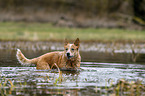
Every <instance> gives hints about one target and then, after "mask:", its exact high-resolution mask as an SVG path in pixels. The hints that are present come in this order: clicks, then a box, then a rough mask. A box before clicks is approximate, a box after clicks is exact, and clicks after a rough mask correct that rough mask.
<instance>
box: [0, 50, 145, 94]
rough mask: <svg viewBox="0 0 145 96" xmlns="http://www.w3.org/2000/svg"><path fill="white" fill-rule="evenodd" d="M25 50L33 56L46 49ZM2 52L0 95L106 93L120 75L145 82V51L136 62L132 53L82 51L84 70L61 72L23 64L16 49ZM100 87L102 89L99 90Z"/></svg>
mask: <svg viewBox="0 0 145 96" xmlns="http://www.w3.org/2000/svg"><path fill="white" fill-rule="evenodd" d="M22 52H23V53H24V54H25V56H26V57H28V58H33V57H36V56H39V55H41V54H44V53H46V52H47V50H45V51H44V50H43V51H31V50H29V51H25V50H22ZM0 53H1V54H2V55H0V84H1V85H0V88H1V91H0V94H1V95H9V94H11V96H15V95H20V96H22V95H27V96H33V95H35V96H39V95H41V96H43V95H54V96H63V95H64V96H95V95H96V94H99V95H100V94H106V91H104V89H105V87H106V86H108V87H109V86H110V85H111V83H113V84H116V83H117V81H118V80H119V79H121V78H124V79H125V80H127V81H130V82H131V81H137V80H142V84H145V59H144V57H145V55H144V54H140V55H139V56H138V57H137V59H136V62H134V60H133V56H132V54H131V53H115V54H112V53H105V52H97V51H81V52H80V54H81V56H82V62H81V69H80V70H78V71H73V72H72V71H62V73H60V74H59V72H58V71H57V70H36V67H35V66H31V67H23V66H21V65H20V64H19V63H18V62H17V60H16V57H15V53H16V51H15V50H0ZM9 80H10V81H11V82H12V84H13V85H14V86H13V87H12V85H11V84H10V81H9ZM6 81H7V82H6ZM2 86H3V87H2ZM97 88H98V89H97ZM99 88H100V90H101V91H98V90H99ZM98 92H101V93H98ZM108 94H112V93H108Z"/></svg>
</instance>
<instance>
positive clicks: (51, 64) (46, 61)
mask: <svg viewBox="0 0 145 96" xmlns="http://www.w3.org/2000/svg"><path fill="white" fill-rule="evenodd" d="M79 47H80V40H79V38H77V39H76V40H75V42H74V43H73V44H70V43H69V42H68V40H67V39H65V42H64V51H56V52H50V53H46V54H44V55H42V56H40V57H37V58H33V59H27V58H26V57H25V56H24V55H23V54H22V52H21V51H20V49H17V53H16V57H17V59H18V61H19V62H20V63H21V64H22V65H25V66H30V65H31V64H35V65H36V69H38V70H48V69H52V68H53V69H54V68H60V69H73V70H76V69H78V68H80V62H81V56H80V54H79Z"/></svg>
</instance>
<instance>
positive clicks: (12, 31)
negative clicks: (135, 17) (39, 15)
mask: <svg viewBox="0 0 145 96" xmlns="http://www.w3.org/2000/svg"><path fill="white" fill-rule="evenodd" d="M77 37H79V38H80V39H81V40H82V41H105V42H106V41H108V42H110V41H111V42H112V41H145V30H142V31H139V30H125V29H107V28H96V29H95V28H67V27H54V26H52V25H51V24H49V23H24V22H17V23H16V22H0V40H64V38H68V39H70V40H74V39H76V38H77Z"/></svg>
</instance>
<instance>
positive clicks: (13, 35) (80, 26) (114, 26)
mask: <svg viewBox="0 0 145 96" xmlns="http://www.w3.org/2000/svg"><path fill="white" fill-rule="evenodd" d="M144 30H145V0H0V35H1V36H0V39H1V40H20V39H21V40H62V39H63V40H64V38H69V39H74V38H76V37H79V38H80V39H82V40H84V41H85V40H86V41H89V40H90V41H91V40H92V41H111V42H112V40H116V41H144V40H145V39H144V38H145V32H144ZM60 35H61V36H60Z"/></svg>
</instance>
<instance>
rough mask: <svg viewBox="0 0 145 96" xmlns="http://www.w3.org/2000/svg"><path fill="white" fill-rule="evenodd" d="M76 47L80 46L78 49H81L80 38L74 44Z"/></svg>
mask: <svg viewBox="0 0 145 96" xmlns="http://www.w3.org/2000/svg"><path fill="white" fill-rule="evenodd" d="M74 45H76V46H78V48H79V46H80V40H79V38H77V39H76V41H75V42H74Z"/></svg>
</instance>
